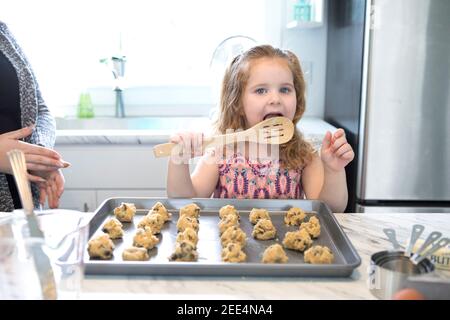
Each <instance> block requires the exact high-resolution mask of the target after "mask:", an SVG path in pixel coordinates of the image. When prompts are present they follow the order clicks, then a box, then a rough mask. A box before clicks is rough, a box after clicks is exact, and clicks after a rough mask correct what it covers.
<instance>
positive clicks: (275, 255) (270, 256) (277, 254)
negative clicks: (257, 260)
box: [262, 243, 289, 263]
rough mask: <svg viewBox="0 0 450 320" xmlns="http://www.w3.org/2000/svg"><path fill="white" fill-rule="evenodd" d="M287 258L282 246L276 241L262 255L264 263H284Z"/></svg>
mask: <svg viewBox="0 0 450 320" xmlns="http://www.w3.org/2000/svg"><path fill="white" fill-rule="evenodd" d="M288 260H289V258H288V256H287V255H286V252H284V250H283V247H282V246H281V245H279V244H278V243H276V244H273V245H271V246H270V247H268V248H267V249H266V250H265V251H264V253H263V257H262V262H264V263H286V262H287V261H288Z"/></svg>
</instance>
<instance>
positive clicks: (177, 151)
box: [170, 132, 204, 163]
mask: <svg viewBox="0 0 450 320" xmlns="http://www.w3.org/2000/svg"><path fill="white" fill-rule="evenodd" d="M170 142H172V143H175V144H176V146H175V147H174V149H172V155H171V158H172V160H177V162H178V161H179V162H180V163H189V159H191V158H195V157H200V156H202V155H203V152H204V150H203V133H199V132H180V133H177V134H174V135H173V136H171V137H170Z"/></svg>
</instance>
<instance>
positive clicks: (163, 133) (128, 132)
mask: <svg viewBox="0 0 450 320" xmlns="http://www.w3.org/2000/svg"><path fill="white" fill-rule="evenodd" d="M210 123H211V122H210V120H209V119H208V118H206V117H191V118H189V117H186V118H175V117H173V118H170V117H164V118H156V117H155V118H145V117H144V118H139V117H135V118H131V117H130V118H122V119H119V118H93V119H83V120H79V119H69V120H67V119H63V118H61V119H56V127H57V131H56V145H77V144H82V145H86V144H106V145H108V144H155V143H164V142H167V141H168V139H169V137H170V135H171V134H173V133H175V132H177V131H179V130H185V131H188V130H196V131H198V130H203V131H204V132H207V131H208V130H209V128H210ZM297 126H298V128H299V129H300V130H301V131H302V132H303V133H304V135H305V137H306V138H307V139H309V140H311V141H312V143H313V144H314V145H316V146H317V145H318V144H320V143H321V142H322V138H323V136H324V135H325V132H326V131H327V130H330V131H334V130H335V129H336V128H334V127H333V126H331V125H330V124H328V123H327V122H325V121H323V120H322V119H320V118H315V117H305V118H303V119H301V120H300V122H299V123H298V125H297Z"/></svg>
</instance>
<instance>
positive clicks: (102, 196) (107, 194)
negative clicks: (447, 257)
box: [97, 189, 166, 206]
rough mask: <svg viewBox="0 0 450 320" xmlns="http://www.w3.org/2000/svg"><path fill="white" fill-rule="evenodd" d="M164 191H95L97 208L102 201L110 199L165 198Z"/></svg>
mask: <svg viewBox="0 0 450 320" xmlns="http://www.w3.org/2000/svg"><path fill="white" fill-rule="evenodd" d="M165 196H166V190H165V189H160V190H141V189H126V190H97V206H100V205H101V204H102V202H103V201H105V200H106V199H108V198H112V197H121V198H126V197H165Z"/></svg>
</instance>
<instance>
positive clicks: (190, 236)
mask: <svg viewBox="0 0 450 320" xmlns="http://www.w3.org/2000/svg"><path fill="white" fill-rule="evenodd" d="M184 240H187V241H189V242H191V243H192V244H193V245H194V246H195V247H197V243H198V235H197V232H195V230H194V229H192V228H186V229H184V231H183V232H180V233H178V235H177V242H183V241H184Z"/></svg>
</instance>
